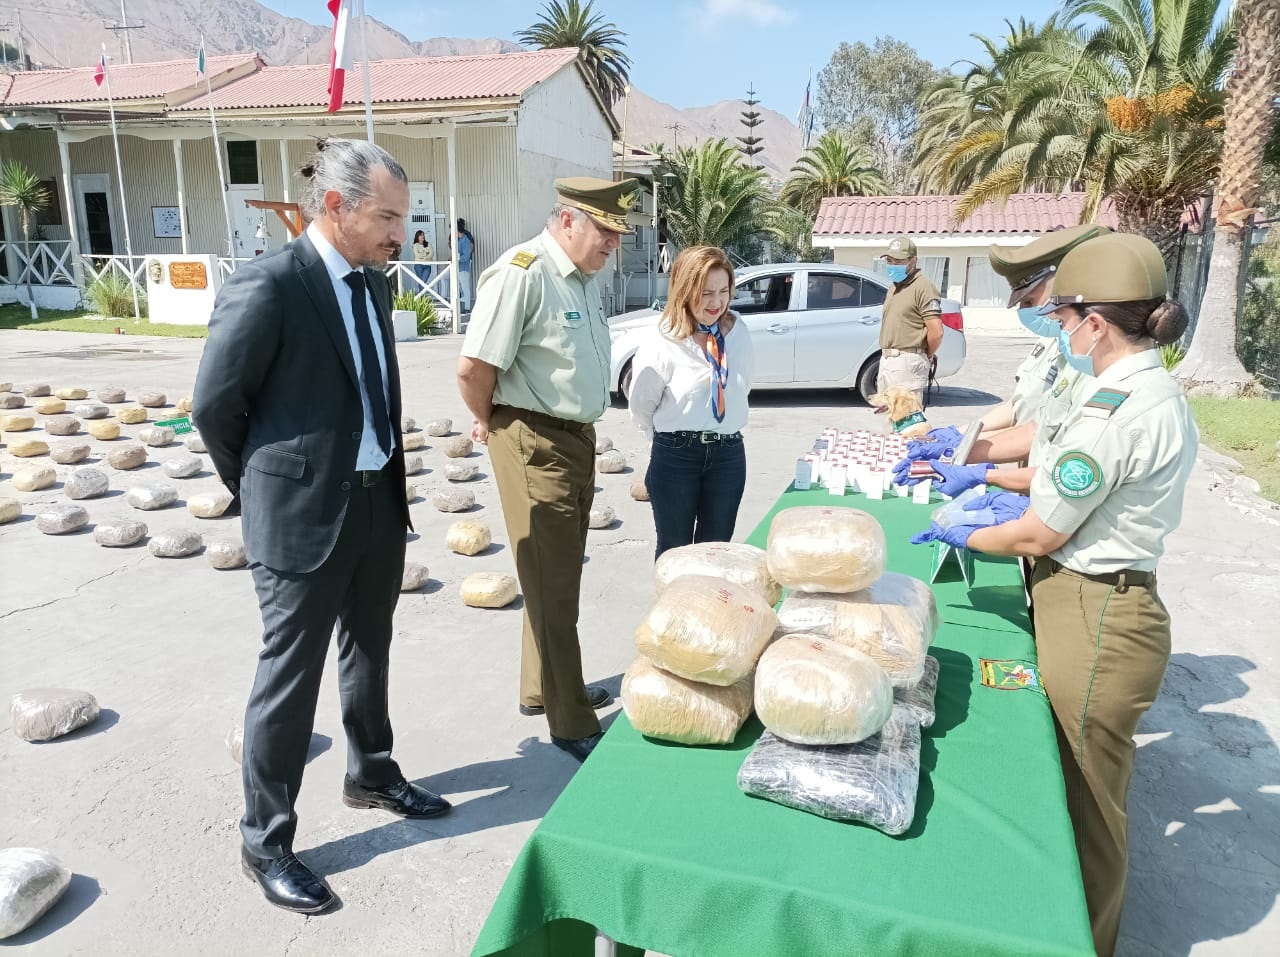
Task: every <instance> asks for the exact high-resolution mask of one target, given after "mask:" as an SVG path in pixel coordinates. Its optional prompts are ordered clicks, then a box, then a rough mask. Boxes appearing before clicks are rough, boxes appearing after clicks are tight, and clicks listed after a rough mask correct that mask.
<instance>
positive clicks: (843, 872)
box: [473, 490, 1093, 957]
mask: <svg viewBox="0 0 1280 957" xmlns="http://www.w3.org/2000/svg"><path fill="white" fill-rule="evenodd" d="M835 501H838V502H840V503H841V504H844V505H848V506H852V507H857V508H864V509H866V510H867V511H870V512H872V513H873V514H874V515H875V516H876V517H877V518H878V519H879V520H880V521H881V523H882V524H883V525H884V528H885V532H886V534H887V537H888V540H889V567H890V569H892V570H893V571H898V572H903V573H906V574H910V575H915V576H917V577H920V578H923V579H925V580H927V579H928V575H929V564H930V559H931V550H930V548H929V547H928V546H913V545H911V544H910V543H909V542H908V538H909V536H910V534H911V533H912V532H914V531H917V530H919V529H921V528H925V527H927V525H928V514H929V509H927V508H925V507H924V506H920V505H913V504H912V503H911V502H909V501H907V500H904V499H886V500H884V501H882V502H877V501H870V500H866V499H864V498H863V497H861V496H850V497H846V498H843V499H838V500H837V499H833V498H832V497H831V496H830V495H828V494H827V493H825V492H823V491H807V492H797V491H793V490H791V491H788V492H786V493H784V494H783V496H782V497H781V499H779V501H778V503H777V505H776V506H775V508H774V511H775V512H776V511H777V510H778V509H781V508H786V507H790V506H793V505H816V504H823V505H825V504H830V503H831V502H835ZM772 515H773V513H772V512H771V513H770V515H768V516H766V517H765V519H764V521H762V522H761V523H760V526H759V527H758V528H757V529H756V530H755V532H754V533H753V534H752V535H751V537H750V538H749V539H748V541H749V542H752V543H753V544H757V545H760V546H762V547H763V545H764V544H765V536H766V534H767V532H768V527H769V522H770V520H771V519H772ZM934 590H935V594H936V596H937V599H938V606H939V611H940V613H941V617H942V621H943V624H942V627H941V628H940V629H939V632H938V636H937V639H936V640H935V642H934V646H933V649H932V652H931V653H932V654H933V655H934V656H935V657H937V659H938V661H939V663H940V664H941V671H940V678H939V682H938V698H937V721H936V723H935V724H934V726H933V728H931V729H930V730H929V731H927V732H926V733H925V736H924V743H923V749H922V755H921V779H920V793H919V799H918V802H917V807H916V817H915V824H914V825H913V827H912V828H911V830H910V831H909V832H907V834H905V835H903V836H902V837H900V838H892V837H888V836H886V835H884V834H882V833H880V832H879V831H876V830H874V829H872V828H870V827H863V826H860V825H856V824H843V823H838V822H834V821H828V820H825V819H823V818H819V817H815V816H813V815H810V814H805V813H803V812H800V811H796V810H791V809H789V808H785V807H782V806H780V805H777V804H772V803H770V802H768V801H763V800H759V799H756V798H749V797H747V796H746V795H744V794H743V793H742V792H741V791H739V790H738V786H737V781H736V777H737V772H738V767H739V766H740V765H741V763H742V761H743V760H744V759H745V757H746V755H747V753H748V752H749V751H750V749H751V747H752V745H753V743H754V742H755V739H756V738H757V736H758V735H759V734H760V731H761V728H760V725H759V723H758V722H757V721H756V720H755V719H754V718H753V719H752V720H751V721H750V722H749V723H748V724H747V726H746V727H745V728H743V730H742V733H741V734H739V736H738V739H737V741H735V742H734V744H733V745H732V746H729V747H723V748H687V747H682V746H679V745H671V744H664V743H661V742H654V741H650V740H647V739H645V738H644V737H642V736H641V735H640V734H638V733H637V732H636V731H635V729H634V728H632V727H631V725H630V724H629V723H628V721H627V719H626V716H625V715H619V716H618V719H617V720H616V721H615V722H614V724H613V726H612V727H611V728H610V729H609V732H608V733H607V734H606V735H605V738H604V740H603V741H602V742H601V744H600V745H599V747H597V748H596V751H595V753H594V754H593V755H592V756H591V758H590V759H589V760H588V761H587V762H586V763H585V764H584V765H583V767H582V769H581V770H580V771H579V772H578V773H577V774H576V775H575V776H574V778H573V780H572V781H571V782H570V784H569V786H568V787H567V788H565V790H564V792H563V793H562V794H561V795H560V798H559V800H557V801H556V803H555V804H554V805H553V806H552V808H551V809H550V810H549V811H548V812H547V815H546V817H545V818H544V819H543V821H542V823H541V824H540V825H539V826H538V828H537V830H536V831H534V833H533V835H532V836H531V837H530V839H529V842H528V844H527V845H526V846H525V848H524V850H523V851H522V852H521V854H520V856H519V858H517V860H516V862H515V864H514V865H513V866H512V869H511V873H510V875H509V876H508V878H507V882H506V884H505V886H504V887H503V889H502V892H501V894H500V895H499V897H498V900H497V902H496V903H495V904H494V907H493V910H492V912H491V913H490V915H489V919H488V921H487V922H486V923H485V926H484V928H483V930H482V931H481V933H480V938H479V940H478V941H477V943H476V945H475V949H474V951H473V954H474V955H487V954H506V955H511V957H526V955H546V957H575V955H579V954H581V955H586V957H589V955H590V954H591V953H592V941H593V939H594V930H593V926H594V927H598V928H600V930H601V931H603V932H604V933H606V934H608V935H609V936H610V937H612V938H613V939H614V940H617V941H620V942H625V944H627V945H631V946H627V947H623V946H620V947H619V953H622V954H638V953H639V952H640V951H639V950H638V949H636V948H640V949H643V948H648V949H650V950H656V951H659V952H661V953H664V954H670V955H674V957H802V955H837V954H839V955H844V954H872V955H890V954H902V955H905V954H911V955H930V957H932V955H946V957H965V955H972V957H993V955H1010V957H1015V955H1016V957H1035V955H1069V954H1074V955H1080V954H1092V953H1093V945H1092V940H1091V937H1090V933H1089V920H1088V915H1087V911H1086V909H1085V903H1084V892H1083V890H1082V888H1081V883H1080V875H1079V868H1078V863H1077V860H1076V853H1075V845H1074V841H1073V838H1072V833H1071V824H1070V821H1069V820H1068V818H1067V812H1066V804H1065V799H1064V796H1063V789H1062V779H1061V769H1060V767H1059V764H1058V755H1057V750H1056V748H1055V746H1054V731H1053V724H1052V719H1051V717H1050V713H1049V706H1048V702H1047V701H1046V699H1045V698H1044V697H1043V696H1042V695H1040V694H1037V693H1035V692H1033V691H1026V690H1022V691H997V690H995V689H992V688H986V687H984V686H983V685H982V684H981V681H980V679H979V674H978V659H979V658H1024V659H1030V658H1033V657H1034V646H1033V644H1032V640H1031V637H1030V635H1029V633H1028V622H1027V615H1026V607H1025V603H1024V601H1023V595H1022V586H1021V581H1020V578H1019V575H1018V570H1017V566H1016V565H1015V564H1014V563H1013V562H1010V561H1006V560H998V559H987V558H979V559H978V562H977V565H976V574H975V581H974V587H973V589H972V590H971V591H969V590H966V588H965V586H964V585H963V584H962V583H960V582H959V581H958V580H957V581H954V582H947V583H942V584H936V585H935V586H934Z"/></svg>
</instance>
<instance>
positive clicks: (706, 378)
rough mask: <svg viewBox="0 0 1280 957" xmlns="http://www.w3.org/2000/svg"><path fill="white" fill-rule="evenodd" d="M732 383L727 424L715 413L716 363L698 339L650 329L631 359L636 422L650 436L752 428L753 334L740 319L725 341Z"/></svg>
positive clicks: (728, 391) (727, 396)
mask: <svg viewBox="0 0 1280 957" xmlns="http://www.w3.org/2000/svg"><path fill="white" fill-rule="evenodd" d="M724 351H725V355H726V357H727V359H728V366H729V370H728V371H729V381H728V383H727V384H726V385H725V390H724V391H725V396H724V407H725V412H724V421H723V422H717V421H716V417H715V415H713V414H712V412H711V362H710V360H709V359H708V358H707V356H706V353H705V352H703V351H702V347H701V346H699V345H698V343H697V341H696V340H695V339H694V337H693V336H690V337H689V338H687V339H673V338H671V337H670V336H669V335H666V334H664V333H663V331H662V323H661V322H659V323H658V324H656V325H654V326H653V328H651V329H649V330H646V332H645V336H644V339H643V341H642V342H641V343H640V348H639V349H638V350H636V354H635V358H634V359H632V360H631V398H630V406H631V421H632V422H634V423H635V424H636V428H638V429H639V430H640V431H641V432H642V433H643V434H644V436H645V438H649V439H651V438H653V433H654V432H683V431H690V432H722V433H724V434H726V435H731V434H732V433H734V432H738V431H740V430H741V429H742V428H743V427H744V426H745V425H746V424H747V393H748V392H749V391H750V390H751V381H752V379H753V378H754V375H755V355H754V353H753V352H752V350H751V332H750V330H748V329H747V324H746V323H745V322H743V321H742V318H741V317H738V319H737V321H736V322H734V324H733V328H732V329H730V330H729V332H728V333H727V334H726V335H725V337H724Z"/></svg>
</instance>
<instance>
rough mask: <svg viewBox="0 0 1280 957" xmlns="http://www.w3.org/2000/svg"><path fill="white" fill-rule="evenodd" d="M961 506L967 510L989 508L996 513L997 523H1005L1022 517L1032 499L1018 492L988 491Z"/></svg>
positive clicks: (974, 510)
mask: <svg viewBox="0 0 1280 957" xmlns="http://www.w3.org/2000/svg"><path fill="white" fill-rule="evenodd" d="M961 507H962V508H963V510H964V511H966V512H976V511H978V510H979V509H984V508H989V509H991V511H993V512H994V513H995V516H996V524H997V525H1003V524H1004V523H1005V522H1012V521H1013V520H1014V519H1015V518H1021V517H1022V513H1023V512H1025V511H1026V510H1027V509H1028V508H1030V507H1031V499H1030V498H1028V497H1027V496H1026V495H1019V494H1017V493H1016V492H988V493H987V494H986V495H979V496H978V497H977V498H975V499H971V500H970V501H968V502H965V503H964V505H963V506H961Z"/></svg>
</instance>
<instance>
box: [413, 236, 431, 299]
mask: <svg viewBox="0 0 1280 957" xmlns="http://www.w3.org/2000/svg"><path fill="white" fill-rule="evenodd" d="M431 259H432V255H431V244H430V243H429V242H427V234H426V231H425V230H421V229H419V230H418V231H417V232H416V233H414V234H413V274H414V275H415V276H417V277H418V279H420V280H421V281H422V286H421V287H419V288H418V289H415V290H414V292H419V293H420V292H422V291H423V290H424V289H425V288H426V286H427V283H429V282H430V281H431Z"/></svg>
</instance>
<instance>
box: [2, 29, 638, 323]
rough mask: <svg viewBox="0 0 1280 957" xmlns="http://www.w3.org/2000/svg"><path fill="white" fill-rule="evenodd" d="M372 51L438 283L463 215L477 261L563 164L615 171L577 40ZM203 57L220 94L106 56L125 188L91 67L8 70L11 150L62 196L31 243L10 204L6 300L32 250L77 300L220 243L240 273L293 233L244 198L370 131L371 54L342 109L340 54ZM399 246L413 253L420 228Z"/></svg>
mask: <svg viewBox="0 0 1280 957" xmlns="http://www.w3.org/2000/svg"><path fill="white" fill-rule="evenodd" d="M369 66H370V76H371V86H372V91H373V96H372V100H373V114H374V129H375V139H376V141H377V142H378V144H379V145H381V146H383V147H384V148H386V149H387V150H388V151H389V152H391V154H392V155H394V156H395V157H396V158H397V159H398V160H399V161H400V162H401V163H402V164H403V165H404V167H405V170H406V171H407V172H408V175H409V180H410V193H411V210H410V216H409V219H408V221H407V222H406V230H407V233H408V237H409V239H410V240H411V239H412V236H413V234H414V232H416V230H418V229H424V230H425V231H426V232H427V237H428V239H429V240H430V241H431V242H432V247H433V251H434V253H435V258H436V260H437V263H436V275H435V276H434V277H433V286H435V284H436V282H438V280H439V278H440V275H441V274H443V273H445V272H447V271H448V266H449V259H450V246H449V237H450V231H451V230H450V225H451V223H452V222H453V221H454V220H455V219H456V218H458V217H461V218H463V219H465V220H466V222H467V226H468V229H469V230H470V231H471V232H472V234H473V235H474V236H475V239H476V255H475V263H474V267H473V276H476V277H478V275H479V272H480V271H481V270H482V269H484V268H485V267H486V266H487V265H489V264H490V263H491V262H493V261H494V260H495V259H496V258H497V257H498V256H500V255H501V254H502V252H503V251H504V250H505V249H507V248H508V247H510V246H512V245H515V244H516V243H518V242H520V241H522V240H524V239H526V238H528V237H529V236H532V235H534V234H535V233H537V232H538V231H539V229H541V228H542V225H543V223H544V221H545V219H546V216H547V213H548V212H549V210H550V208H551V206H552V204H553V203H554V199H555V193H554V188H553V181H554V180H555V179H556V178H557V177H561V176H582V175H590V176H599V177H603V178H610V175H611V170H612V166H613V138H614V134H615V131H616V129H617V126H616V122H615V120H614V118H613V116H612V113H611V112H610V111H609V109H608V107H607V105H606V104H605V103H604V102H603V100H602V99H601V97H600V95H599V93H598V91H597V90H596V88H595V86H594V84H593V83H592V82H591V81H590V80H589V79H588V76H587V73H586V72H585V70H584V67H583V66H582V63H581V61H580V60H579V59H578V55H577V50H576V49H573V48H569V49H557V50H539V51H533V52H522V53H506V54H493V55H481V56H453V57H426V58H420V59H404V60H381V61H374V62H372V63H371V64H370V65H369ZM207 68H208V76H209V80H208V82H209V86H210V87H211V94H210V93H209V92H207V91H206V81H205V78H204V77H201V76H198V75H197V73H196V64H195V60H194V58H192V59H189V60H174V61H168V62H163V63H138V64H132V65H116V66H112V67H111V68H110V70H111V75H110V79H111V88H112V89H111V92H112V97H113V100H114V103H115V112H116V120H117V124H118V128H119V141H120V151H121V158H122V161H121V166H122V168H123V179H124V183H123V191H122V184H121V183H120V182H119V177H118V176H117V173H116V159H115V154H114V151H113V147H112V138H111V127H110V122H109V114H108V104H107V97H106V88H105V86H102V87H100V86H98V85H96V84H95V83H94V78H93V74H94V68H92V67H86V68H80V69H67V70H40V71H33V72H28V73H11V74H3V75H0V161H6V162H7V161H11V160H13V161H18V162H20V163H22V164H24V165H25V166H26V167H28V168H29V169H30V170H31V171H32V172H34V173H35V174H36V175H37V176H38V177H39V178H40V179H41V180H43V181H44V182H45V185H46V187H47V188H48V190H49V193H50V197H51V200H52V201H51V202H50V204H49V206H48V208H47V209H46V210H45V211H44V212H43V213H42V214H41V215H40V216H39V217H38V220H37V225H38V229H39V239H40V244H39V248H38V249H37V248H34V246H35V244H33V249H32V250H31V251H30V252H28V251H26V250H24V249H23V248H22V246H21V244H20V243H19V242H17V240H20V239H21V230H20V226H19V222H18V218H17V215H16V211H14V210H13V209H10V208H5V209H4V210H3V216H2V218H0V229H2V230H3V233H2V235H0V243H2V244H3V246H2V252H3V255H0V273H2V274H3V275H0V301H9V302H12V301H14V300H15V298H18V297H19V292H18V290H17V288H15V285H14V284H16V283H19V282H20V281H21V280H22V277H23V274H24V272H25V270H26V265H25V264H26V262H27V261H30V263H31V270H32V272H33V278H34V279H35V281H37V282H38V283H39V284H40V285H41V287H42V289H41V290H40V292H39V293H38V294H37V302H38V303H41V304H46V305H49V306H61V307H64V308H69V307H72V306H74V305H75V304H76V303H77V302H78V301H79V298H80V296H79V293H80V288H82V287H83V286H84V284H85V282H86V281H87V280H91V279H92V278H93V276H95V275H98V274H99V273H100V272H101V271H102V270H103V269H104V268H117V269H120V270H121V271H122V272H127V273H128V274H129V275H133V276H135V277H139V276H141V275H142V274H143V270H144V267H145V258H146V257H147V256H148V255H154V254H178V253H193V254H194V253H206V254H214V255H216V256H218V257H219V258H220V259H221V260H222V268H223V271H228V270H230V269H234V266H235V261H236V260H244V259H246V258H249V257H252V256H254V255H256V254H258V253H259V252H261V251H263V250H264V249H265V248H268V247H269V246H276V245H279V244H281V243H283V242H285V241H287V240H288V238H289V236H288V232H287V230H286V229H285V226H284V223H283V222H281V221H280V220H278V219H277V218H276V217H275V215H274V214H272V213H271V212H270V211H267V210H261V209H254V208H250V207H248V206H246V205H245V200H266V201H282V202H290V201H292V202H296V201H297V198H298V194H299V189H300V187H301V180H300V178H299V176H298V174H297V170H298V168H299V167H300V166H301V165H302V163H303V161H304V158H305V157H306V156H307V155H308V154H309V153H310V152H311V151H312V149H313V147H314V143H315V140H316V138H318V137H322V136H330V135H338V136H347V137H352V138H361V139H362V138H364V136H365V117H364V108H363V101H362V99H361V90H362V86H363V83H362V80H363V78H362V76H361V69H362V68H361V67H360V66H359V65H357V68H356V69H355V70H354V71H351V73H350V75H349V76H348V77H347V82H346V88H345V90H346V97H345V104H344V106H343V108H342V109H341V110H340V111H338V112H336V113H332V114H330V113H328V112H327V111H326V106H327V103H328V94H327V85H328V67H327V65H319V66H316V65H309V66H280V67H274V66H268V65H266V64H265V63H264V62H263V61H262V59H261V58H260V57H258V56H256V55H252V54H250V55H241V56H216V57H210V58H209V59H208V61H207ZM211 108H212V112H213V116H214V117H216V121H217V127H218V149H217V151H216V153H215V149H214V145H213V143H214V141H213V137H212V133H211V115H210V110H211ZM215 155H216V157H217V161H218V162H219V163H220V164H221V165H222V168H223V170H224V176H225V177H226V180H227V188H226V199H227V201H228V202H227V206H228V209H229V212H230V218H231V224H230V230H229V229H228V225H227V222H226V219H227V217H226V215H225V214H224V211H223V197H222V195H221V192H222V191H221V189H220V186H219V177H218V172H217V167H215V165H214V159H215ZM126 220H127V225H128V239H129V245H130V247H131V249H130V252H131V253H132V258H131V260H126V259H125V258H124V257H125V254H126V249H125V246H126V230H125V224H126ZM228 232H230V233H231V236H230V238H229V237H228ZM402 258H412V257H411V255H409V254H408V249H407V243H406V252H405V253H404V254H402ZM402 271H403V273H404V274H405V275H411V274H409V273H408V271H407V268H404V267H402ZM433 291H434V292H436V293H437V294H438V293H439V287H438V286H435V288H433ZM23 295H25V294H23Z"/></svg>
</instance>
